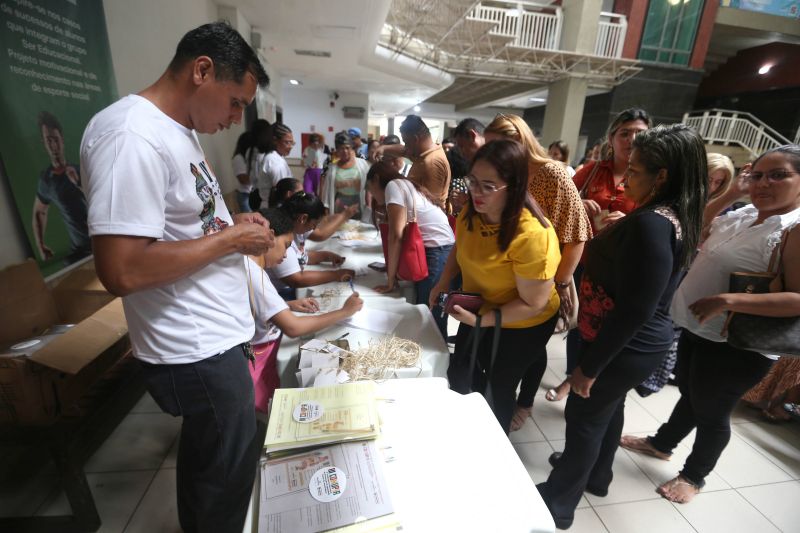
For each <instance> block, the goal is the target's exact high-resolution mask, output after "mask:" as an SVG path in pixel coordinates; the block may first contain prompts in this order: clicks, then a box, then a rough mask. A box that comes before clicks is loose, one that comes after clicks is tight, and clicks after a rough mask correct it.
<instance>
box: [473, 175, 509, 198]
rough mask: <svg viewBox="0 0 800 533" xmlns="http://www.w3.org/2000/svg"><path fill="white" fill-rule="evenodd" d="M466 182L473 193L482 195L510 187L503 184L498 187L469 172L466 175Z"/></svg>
mask: <svg viewBox="0 0 800 533" xmlns="http://www.w3.org/2000/svg"><path fill="white" fill-rule="evenodd" d="M464 183H465V184H466V185H467V188H468V189H469V190H470V191H471V192H472V194H480V195H488V194H494V193H496V192H498V191H502V190H503V189H507V188H508V185H501V186H499V187H498V186H497V185H495V184H494V183H489V182H487V181H480V180H479V179H478V178H476V177H475V176H473V175H472V174H467V175H466V176H464Z"/></svg>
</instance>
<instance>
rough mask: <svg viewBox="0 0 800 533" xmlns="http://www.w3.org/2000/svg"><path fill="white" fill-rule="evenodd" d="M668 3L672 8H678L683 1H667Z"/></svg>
mask: <svg viewBox="0 0 800 533" xmlns="http://www.w3.org/2000/svg"><path fill="white" fill-rule="evenodd" d="M667 3H669V5H671V6H677V5H678V4H680V3H681V0H667Z"/></svg>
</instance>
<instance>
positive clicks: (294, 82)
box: [289, 80, 300, 85]
mask: <svg viewBox="0 0 800 533" xmlns="http://www.w3.org/2000/svg"><path fill="white" fill-rule="evenodd" d="M289 83H291V84H292V85H300V82H299V81H297V80H289Z"/></svg>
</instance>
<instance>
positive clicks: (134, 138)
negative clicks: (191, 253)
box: [80, 95, 254, 364]
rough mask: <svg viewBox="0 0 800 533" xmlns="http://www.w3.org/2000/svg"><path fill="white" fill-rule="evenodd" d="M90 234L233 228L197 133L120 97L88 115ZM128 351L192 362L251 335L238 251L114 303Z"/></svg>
mask: <svg viewBox="0 0 800 533" xmlns="http://www.w3.org/2000/svg"><path fill="white" fill-rule="evenodd" d="M80 153H81V174H82V182H83V188H84V192H85V194H86V199H87V200H88V204H89V216H88V225H89V235H131V236H137V237H150V238H153V239H157V240H161V241H167V242H169V241H185V240H190V239H197V238H200V237H203V236H204V235H212V234H214V233H217V232H219V231H222V230H223V229H224V228H226V227H228V226H230V225H231V224H233V220H232V218H231V215H230V213H228V209H227V208H226V207H225V202H224V200H223V198H222V192H221V191H220V187H219V183H218V182H217V179H216V177H215V176H214V174H213V173H212V172H211V168H210V166H209V165H208V163H207V162H206V160H205V155H204V154H203V149H202V148H201V147H200V143H199V141H198V140H197V134H196V133H195V132H194V130H190V129H187V128H185V127H184V126H182V125H181V124H179V123H177V122H175V121H174V120H173V119H171V118H170V117H168V116H167V115H165V114H164V113H163V112H161V110H159V109H158V108H157V107H156V106H155V105H154V104H153V103H152V102H150V101H149V100H147V99H145V98H142V97H141V96H137V95H129V96H126V97H125V98H122V99H121V100H119V101H117V102H116V103H114V104H112V105H110V106H109V107H107V108H106V109H104V110H102V111H100V112H99V113H98V114H97V115H95V116H94V117H93V118H92V120H91V121H90V122H89V125H88V126H87V127H86V131H85V132H84V135H83V141H82V142H81V152H80ZM122 303H123V306H124V308H125V317H126V318H127V320H128V329H129V332H130V337H131V342H132V344H133V352H134V355H135V356H136V357H137V358H139V359H141V360H143V361H146V362H148V363H154V364H180V363H192V362H196V361H200V360H203V359H206V358H208V357H211V356H214V355H217V354H219V353H222V352H224V351H226V350H228V349H230V348H232V347H233V346H235V345H237V344H240V343H243V342H247V341H249V340H250V339H251V338H252V337H253V332H254V324H253V317H252V315H251V313H250V305H249V302H248V297H247V279H246V273H245V269H244V263H243V261H242V256H241V255H240V254H230V255H227V256H225V257H221V258H220V259H217V260H216V261H214V262H212V263H210V264H209V265H207V266H205V267H203V268H202V269H200V270H198V271H197V272H195V273H193V274H191V275H189V276H186V277H185V278H183V279H180V280H178V281H176V282H174V283H170V284H167V285H163V286H161V287H158V288H154V289H145V290H141V291H137V292H135V293H133V294H130V295H128V296H125V297H124V298H123V299H122Z"/></svg>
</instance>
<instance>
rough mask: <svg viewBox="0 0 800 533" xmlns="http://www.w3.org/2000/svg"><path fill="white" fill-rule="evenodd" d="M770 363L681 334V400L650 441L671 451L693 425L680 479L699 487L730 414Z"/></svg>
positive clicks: (723, 442)
mask: <svg viewBox="0 0 800 533" xmlns="http://www.w3.org/2000/svg"><path fill="white" fill-rule="evenodd" d="M773 363H774V361H772V360H771V359H767V358H766V357H764V356H763V355H761V354H758V353H756V352H750V351H747V350H739V349H737V348H734V347H733V346H731V345H730V344H728V343H727V342H711V341H708V340H706V339H703V338H702V337H698V336H697V335H695V334H693V333H692V332H690V331H687V330H683V333H681V339H680V341H679V342H678V362H677V366H676V370H675V373H676V376H677V378H678V387H679V388H680V391H681V397H680V399H679V400H678V403H677V404H675V408H674V409H673V410H672V414H671V415H670V417H669V420H668V421H667V423H666V424H663V425H662V426H661V427H660V428H659V429H658V433H656V435H655V437H650V443H651V444H652V445H653V446H654V447H655V448H656V449H657V450H660V451H662V452H665V453H670V452H672V450H673V449H674V448H675V446H677V445H678V443H679V442H680V441H681V440H683V438H684V437H686V435H688V434H689V433H690V432H691V431H692V430H693V429H694V428H695V427H696V428H697V435H696V436H695V439H694V446H693V447H692V453H691V454H689V457H687V458H686V463H685V464H684V465H683V470H682V471H681V475H682V476H683V477H685V478H686V479H688V480H689V481H691V482H692V483H695V484H696V485H698V486H702V485H703V484H704V480H705V478H706V476H707V475H708V474H709V473H711V471H712V470H713V469H714V466H715V465H716V464H717V460H719V457H720V455H722V450H724V449H725V447H726V446H727V445H728V441H730V438H731V413H732V412H733V409H734V407H736V403H737V402H738V401H739V398H741V397H742V395H743V394H744V393H745V392H747V391H748V390H750V388H752V387H753V386H754V385H755V384H757V383H758V382H759V381H761V380H762V379H763V378H764V376H766V375H767V372H769V369H770V367H771V366H772V364H773Z"/></svg>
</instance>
